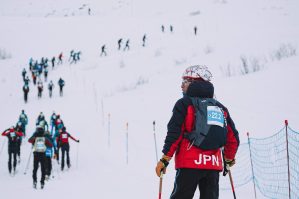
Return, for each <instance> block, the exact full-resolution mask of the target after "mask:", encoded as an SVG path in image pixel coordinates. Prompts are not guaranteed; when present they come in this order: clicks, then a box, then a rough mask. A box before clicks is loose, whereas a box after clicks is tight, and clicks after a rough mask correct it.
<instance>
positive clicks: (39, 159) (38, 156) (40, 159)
mask: <svg viewBox="0 0 299 199" xmlns="http://www.w3.org/2000/svg"><path fill="white" fill-rule="evenodd" d="M33 155H34V159H33V174H32V178H33V181H34V182H37V177H36V173H37V170H38V164H39V163H40V166H41V172H42V175H41V180H40V183H41V184H44V183H45V175H46V172H45V160H46V154H45V153H44V152H34V153H33Z"/></svg>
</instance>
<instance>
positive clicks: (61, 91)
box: [59, 86, 63, 96]
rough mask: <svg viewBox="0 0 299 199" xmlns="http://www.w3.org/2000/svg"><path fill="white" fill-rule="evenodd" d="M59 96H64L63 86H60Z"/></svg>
mask: <svg viewBox="0 0 299 199" xmlns="http://www.w3.org/2000/svg"><path fill="white" fill-rule="evenodd" d="M59 94H60V96H62V95H63V87H62V86H59Z"/></svg>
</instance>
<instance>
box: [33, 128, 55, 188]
mask: <svg viewBox="0 0 299 199" xmlns="http://www.w3.org/2000/svg"><path fill="white" fill-rule="evenodd" d="M44 132H45V131H44V129H43V128H42V126H37V128H36V131H35V133H34V134H33V135H32V137H31V138H29V140H28V142H30V143H32V145H33V155H34V159H33V173H32V178H33V187H34V188H36V184H37V176H36V173H37V169H38V164H39V163H40V165H41V180H40V183H41V189H43V188H44V184H45V175H46V172H45V161H46V153H45V152H46V149H47V147H52V146H53V144H52V142H51V141H50V140H49V139H48V138H47V137H46V136H45V133H44Z"/></svg>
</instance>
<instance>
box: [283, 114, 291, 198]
mask: <svg viewBox="0 0 299 199" xmlns="http://www.w3.org/2000/svg"><path fill="white" fill-rule="evenodd" d="M284 123H285V126H286V127H285V128H286V143H287V161H288V182H289V199H291V179H290V178H291V174H290V158H289V139H288V120H285V121H284Z"/></svg>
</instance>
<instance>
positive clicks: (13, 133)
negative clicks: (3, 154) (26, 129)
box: [2, 126, 24, 173]
mask: <svg viewBox="0 0 299 199" xmlns="http://www.w3.org/2000/svg"><path fill="white" fill-rule="evenodd" d="M2 136H6V137H7V138H8V171H9V173H11V169H12V161H11V158H12V156H13V170H14V172H15V171H16V166H17V154H18V149H19V140H20V139H21V137H22V136H24V135H23V133H22V132H19V131H17V130H16V129H15V128H14V127H13V126H12V127H11V128H9V129H6V130H5V131H3V132H2Z"/></svg>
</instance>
